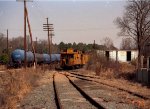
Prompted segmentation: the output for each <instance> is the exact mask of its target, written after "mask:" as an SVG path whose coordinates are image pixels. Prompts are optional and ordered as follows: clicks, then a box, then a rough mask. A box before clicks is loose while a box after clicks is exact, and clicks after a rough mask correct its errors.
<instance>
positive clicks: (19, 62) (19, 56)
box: [11, 49, 60, 67]
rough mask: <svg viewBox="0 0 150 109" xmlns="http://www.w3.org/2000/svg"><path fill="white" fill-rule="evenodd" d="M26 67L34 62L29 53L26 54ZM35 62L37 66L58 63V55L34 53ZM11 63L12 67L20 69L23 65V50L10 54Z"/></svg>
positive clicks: (31, 54)
mask: <svg viewBox="0 0 150 109" xmlns="http://www.w3.org/2000/svg"><path fill="white" fill-rule="evenodd" d="M26 58H27V65H28V66H32V65H33V62H34V55H33V53H32V52H31V51H28V52H26ZM35 60H36V63H37V64H50V63H52V62H56V61H57V62H58V61H60V54H51V60H50V55H49V54H39V53H35ZM11 63H12V66H13V67H21V66H23V64H24V50H21V49H16V50H14V51H13V52H12V53H11Z"/></svg>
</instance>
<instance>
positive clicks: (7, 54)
mask: <svg viewBox="0 0 150 109" xmlns="http://www.w3.org/2000/svg"><path fill="white" fill-rule="evenodd" d="M8 53H9V50H8V29H7V55H8Z"/></svg>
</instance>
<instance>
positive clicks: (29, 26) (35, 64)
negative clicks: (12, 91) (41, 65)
mask: <svg viewBox="0 0 150 109" xmlns="http://www.w3.org/2000/svg"><path fill="white" fill-rule="evenodd" d="M26 16H27V23H28V28H29V33H30V39H31V46H32V51H33V55H34V68H36V64H35V63H36V62H35V61H36V60H35V49H34V45H33V40H32V32H31V27H30V22H29V17H28V11H27V8H26Z"/></svg>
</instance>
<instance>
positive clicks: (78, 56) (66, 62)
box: [60, 48, 88, 68]
mask: <svg viewBox="0 0 150 109" xmlns="http://www.w3.org/2000/svg"><path fill="white" fill-rule="evenodd" d="M60 55H61V56H60V57H61V58H60V66H61V68H80V67H82V66H83V65H85V64H86V63H87V61H88V55H87V54H85V53H83V52H82V51H79V50H73V49H72V48H70V49H66V50H62V51H61V52H60Z"/></svg>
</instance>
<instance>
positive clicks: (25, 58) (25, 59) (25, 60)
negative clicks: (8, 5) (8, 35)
mask: <svg viewBox="0 0 150 109" xmlns="http://www.w3.org/2000/svg"><path fill="white" fill-rule="evenodd" d="M26 46H27V45H26V0H24V67H25V68H26V67H27V56H26Z"/></svg>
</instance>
